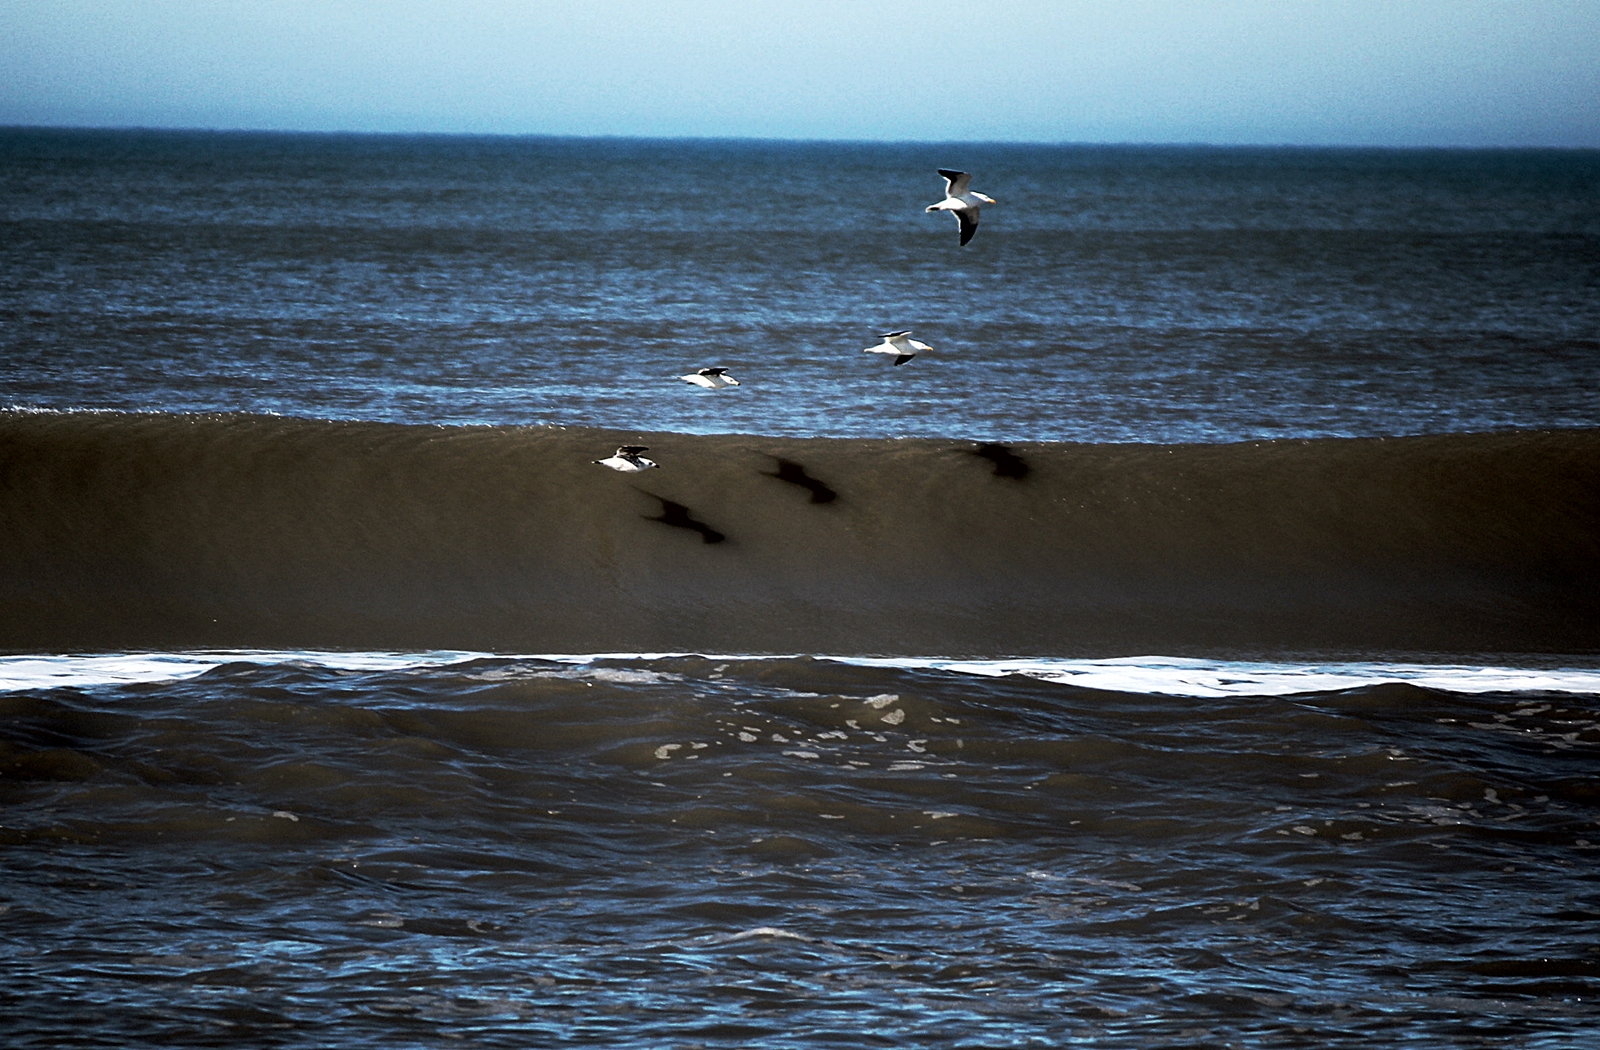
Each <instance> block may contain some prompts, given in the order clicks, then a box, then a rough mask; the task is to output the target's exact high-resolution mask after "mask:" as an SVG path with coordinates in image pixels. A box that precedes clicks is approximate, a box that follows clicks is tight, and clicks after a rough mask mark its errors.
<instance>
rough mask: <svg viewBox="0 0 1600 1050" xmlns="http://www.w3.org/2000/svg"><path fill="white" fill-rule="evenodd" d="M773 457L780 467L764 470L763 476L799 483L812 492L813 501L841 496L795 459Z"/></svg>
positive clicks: (830, 499) (824, 500) (826, 501)
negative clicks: (807, 471)
mask: <svg viewBox="0 0 1600 1050" xmlns="http://www.w3.org/2000/svg"><path fill="white" fill-rule="evenodd" d="M772 458H773V460H774V461H775V462H776V463H777V464H778V469H777V470H763V471H762V472H761V473H762V475H763V476H765V477H769V478H777V479H778V480H779V481H787V482H788V483H789V484H791V485H799V486H800V487H801V488H803V489H805V490H806V491H808V492H810V493H811V502H812V503H832V502H833V501H834V500H836V499H838V498H839V494H838V493H837V492H835V491H833V489H831V488H829V487H828V486H827V485H824V484H823V483H822V482H820V481H818V480H817V479H816V478H814V477H812V476H811V475H810V474H807V473H806V468H805V467H802V466H801V465H800V464H798V463H796V462H795V461H794V460H792V459H783V458H781V457H779V456H773V457H772Z"/></svg>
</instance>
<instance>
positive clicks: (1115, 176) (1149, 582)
mask: <svg viewBox="0 0 1600 1050" xmlns="http://www.w3.org/2000/svg"><path fill="white" fill-rule="evenodd" d="M939 167H958V168H965V169H967V170H970V171H972V172H974V173H975V178H974V181H973V185H974V187H975V188H977V189H980V190H982V191H984V192H986V193H988V194H990V195H991V196H993V197H996V198H997V199H998V200H999V203H997V204H995V205H992V206H985V209H984V213H983V220H982V224H981V225H980V228H979V231H978V234H977V237H976V238H975V239H974V240H973V242H972V243H971V244H970V245H968V246H966V247H965V248H961V247H958V245H957V243H956V228H955V223H954V222H953V221H952V220H951V219H950V218H949V217H948V216H944V215H927V214H924V213H923V211H922V209H923V208H924V207H925V206H926V205H927V204H929V203H932V202H933V201H935V200H937V199H938V197H939V195H940V191H941V190H942V180H940V179H939V177H938V176H937V175H936V174H935V173H934V169H936V168H939ZM899 328H911V329H913V330H914V331H915V333H916V336H917V337H918V338H919V339H923V340H925V341H927V342H929V343H931V344H932V345H933V346H934V348H935V349H934V350H933V351H931V352H929V353H926V354H922V355H919V356H918V357H917V358H916V359H915V360H913V361H911V362H909V363H907V364H905V365H903V366H898V367H897V366H894V365H893V364H892V363H891V360H890V359H887V358H884V357H882V356H880V355H869V354H862V353H860V350H861V348H863V347H866V346H869V345H871V344H872V343H874V342H876V341H877V338H876V337H877V334H878V333H879V332H882V331H887V330H890V329H899ZM710 365H722V366H726V367H728V368H729V370H730V371H731V373H732V374H733V375H734V376H736V377H737V378H738V379H739V380H740V383H741V385H740V386H739V387H737V388H734V389H730V390H725V391H705V390H700V389H697V388H695V387H691V386H690V385H688V384H686V383H683V382H681V381H680V380H678V379H677V378H676V377H677V376H679V375H682V374H685V373H687V372H690V371H692V370H694V369H697V368H702V367H706V366H710ZM0 404H3V405H4V409H3V411H0V940H3V942H4V945H5V951H4V953H3V954H0V1036H3V1037H4V1041H5V1043H6V1045H8V1046H16V1047H73V1046H83V1047H91V1046H96V1047H97V1046H117V1047H123V1046H131V1045H148V1046H161V1047H169V1046H200V1045H230V1046H283V1047H321V1046H330V1045H336V1046H351V1047H363V1046H370V1047H384V1048H392V1047H425V1046H426V1047H432V1046H449V1045H463V1044H464V1045H476V1046H485V1047H501V1046H504V1047H525V1046H559V1045H608V1046H639V1047H658V1046H684V1047H689V1046H711V1047H734V1046H772V1047H823V1046H829V1047H832V1046H838V1047H855V1046H879V1045H881V1046H890V1045H893V1046H904V1045H916V1046H948V1047H1014V1046H1035V1045H1037V1046H1061V1045H1086V1046H1096V1047H1154V1046H1207V1047H1210V1046H1252V1047H1253V1046H1268V1047H1319V1048H1320V1047H1337V1046H1349V1047H1356V1046H1361V1047H1369V1046H1372V1045H1396V1046H1415V1047H1441V1048H1443V1047H1470V1046H1483V1047H1489V1046H1494V1047H1504V1046H1516V1047H1538V1048H1544V1047H1549V1048H1558V1047H1561V1048H1565V1047H1578V1046H1590V1045H1600V1038H1597V1037H1596V1035H1595V1032H1597V1031H1600V1008H1597V1007H1596V1005H1595V1003H1596V996H1597V995H1600V950H1597V948H1596V945H1597V943H1600V941H1597V937H1596V934H1597V932H1600V928H1597V925H1596V924H1597V923H1600V877H1597V863H1600V857H1597V854H1600V787H1597V784H1600V781H1597V780H1596V776H1595V772H1596V759H1597V757H1600V597H1597V596H1600V154H1596V153H1593V152H1540V151H1492V152H1466V151H1366V150H1289V149H1283V150H1274V149H1208V148H1199V147H1195V148H1171V149H1155V148H1111V147H1032V146H1029V147H1023V146H1006V145H963V144H943V145H938V144H934V145H903V144H902V145H892V146H877V145H863V144H829V143H811V144H785V143H757V142H643V141H610V140H542V139H496V138H448V137H422V138H409V137H357V136H291V135H266V134H207V133H155V132H132V131H129V132H91V131H80V132H67V131H48V130H38V129H11V130H5V131H0ZM623 443H638V444H645V445H649V446H650V452H649V453H647V454H648V455H650V456H651V457H652V458H654V459H655V460H657V461H658V462H659V463H660V468H659V469H657V470H650V471H647V472H645V473H643V474H639V475H622V474H618V473H614V472H612V471H608V470H606V469H605V468H603V467H600V466H596V465H594V463H593V462H592V460H595V459H599V458H603V457H604V456H606V455H608V454H609V453H610V452H611V450H612V449H613V448H615V447H616V446H617V445H619V444H623Z"/></svg>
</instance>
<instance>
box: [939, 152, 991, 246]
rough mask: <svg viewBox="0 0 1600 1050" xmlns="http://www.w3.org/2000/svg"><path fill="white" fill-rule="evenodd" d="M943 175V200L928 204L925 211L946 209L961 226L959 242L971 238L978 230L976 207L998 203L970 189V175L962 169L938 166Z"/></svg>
mask: <svg viewBox="0 0 1600 1050" xmlns="http://www.w3.org/2000/svg"><path fill="white" fill-rule="evenodd" d="M939 174H940V175H943V176H944V200H942V201H940V202H939V203H938V204H930V205H928V207H927V208H926V209H924V210H925V211H947V212H950V213H951V214H953V215H954V216H955V217H956V222H957V223H959V224H960V226H961V243H962V244H966V243H967V242H968V241H970V240H972V235H973V234H975V233H977V232H978V208H979V206H980V205H984V204H995V203H998V202H997V201H996V200H995V199H994V198H993V197H990V196H988V195H987V194H983V193H979V192H977V191H976V190H973V189H970V188H969V187H970V186H971V185H972V176H971V175H969V174H968V173H966V172H964V171H955V170H952V169H950V168H940V169H939Z"/></svg>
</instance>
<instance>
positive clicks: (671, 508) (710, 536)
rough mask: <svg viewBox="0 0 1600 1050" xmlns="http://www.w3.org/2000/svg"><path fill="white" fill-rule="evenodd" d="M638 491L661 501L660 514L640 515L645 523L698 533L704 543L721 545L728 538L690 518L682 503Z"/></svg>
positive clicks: (641, 490) (703, 523) (642, 490)
mask: <svg viewBox="0 0 1600 1050" xmlns="http://www.w3.org/2000/svg"><path fill="white" fill-rule="evenodd" d="M638 491H639V492H641V493H643V494H644V495H646V496H649V497H650V498H651V499H654V500H660V501H661V513H660V514H657V515H650V514H644V515H641V517H643V518H644V519H645V520H646V521H659V522H661V523H662V524H663V525H671V526H672V527H673V528H675V529H688V530H690V531H691V532H698V533H699V534H700V538H701V539H702V540H704V541H705V542H706V543H721V542H722V541H723V540H725V539H727V538H728V537H727V536H724V535H723V534H722V533H720V532H718V531H717V530H716V529H713V528H712V527H711V526H710V525H707V524H706V523H705V522H703V521H697V520H696V519H695V518H693V517H691V516H690V512H689V508H688V507H685V506H684V505H683V504H682V503H675V502H673V501H672V500H670V499H667V498H666V497H665V496H657V495H656V494H655V493H654V492H645V491H644V489H639V490H638Z"/></svg>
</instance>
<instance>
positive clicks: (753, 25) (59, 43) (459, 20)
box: [0, 0, 1600, 148]
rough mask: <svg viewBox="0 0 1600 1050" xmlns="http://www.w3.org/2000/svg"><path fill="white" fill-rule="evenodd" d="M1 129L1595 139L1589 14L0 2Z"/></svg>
mask: <svg viewBox="0 0 1600 1050" xmlns="http://www.w3.org/2000/svg"><path fill="white" fill-rule="evenodd" d="M0 26H3V27H4V28H5V29H6V32H5V33H4V34H0V61H4V63H5V65H6V68H7V70H8V75H7V77H6V78H5V81H4V83H3V84H0V126H10V127H59V128H72V127H81V128H129V129H131V128H144V129H151V130H186V129H194V130H218V131H232V130H239V131H284V132H347V133H370V134H464V135H474V134H477V135H534V136H557V137H568V136H572V137H584V138H595V137H599V138H663V139H766V140H779V141H860V142H958V141H959V142H1013V143H1050V144H1084V145H1210V146H1330V147H1341V146H1349V147H1393V148H1407V147H1421V148H1440V147H1443V148H1483V147H1510V148H1517V147H1535V148H1539V147H1551V148H1600V4H1596V3H1586V2H1584V0H1528V2H1524V3H1520V4H1511V3H1506V2H1503V0H1414V2H1410V3H1407V4H1403V5H1401V4H1390V3H1385V2H1382V0H1331V2H1324V3H1313V2H1310V0H1273V2H1267V0H1218V2H1214V3H1204V4H1201V3H1195V2H1190V0H1123V2H1117V3H1112V2H1109V0H1092V2H1089V0H1084V2H1076V3H1073V2H1061V3H1050V2H1047V0H1022V2H1019V3H1017V4H1014V5H1011V6H1010V7H1007V8H1004V9H995V10H991V11H983V12H976V11H975V10H974V9H971V8H969V7H968V6H966V5H965V4H960V3H955V2H953V0H923V2H921V3H917V4H910V3H898V2H890V3H883V4H878V5H873V6H871V7H868V8H862V7H857V6H855V5H851V4H847V3H842V2H833V0H811V2H807V3H798V2H793V0H777V2H774V3H770V4H765V5H761V6H760V7H747V6H744V5H740V4H736V3H733V2H731V0H700V2H678V3H674V2H670V0H626V2H625V0H600V2H594V3H578V2H574V0H551V2H549V3H545V4H542V5H540V6H539V7H537V8H534V7H532V6H531V5H527V4H523V3H516V2H512V0H466V2H464V3H462V4H459V5H455V6H453V7H450V8H448V9H443V8H437V7H434V6H431V5H426V4H422V3H418V2H416V0H391V2H377V0H331V2H327V3H320V4H319V3H312V2H310V0H276V2H270V3H269V2H266V0H240V2H238V3H235V4H230V5H225V6H224V5H210V4H206V3H203V2H201V0H144V2H141V3H134V2H132V0H59V2H56V3H52V4H49V5H45V4H41V3H38V2H36V0H0Z"/></svg>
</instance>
